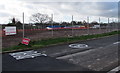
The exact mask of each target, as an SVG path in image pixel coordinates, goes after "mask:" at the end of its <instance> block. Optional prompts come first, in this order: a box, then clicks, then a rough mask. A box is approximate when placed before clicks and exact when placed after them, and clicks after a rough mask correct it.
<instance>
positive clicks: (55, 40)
mask: <svg viewBox="0 0 120 73" xmlns="http://www.w3.org/2000/svg"><path fill="white" fill-rule="evenodd" d="M115 34H120V31H113V32H109V33H103V34H94V35H83V36H74V37H61V38H50V39H46V40H38V41H31V42H30V43H29V45H24V44H21V43H20V44H18V45H16V46H13V47H10V48H3V49H2V52H6V51H7V52H10V51H14V50H16V51H17V50H26V49H37V48H41V47H46V46H50V45H53V44H60V43H68V42H69V43H70V42H75V41H78V40H79V41H80V40H87V39H92V38H99V37H104V36H110V35H115Z"/></svg>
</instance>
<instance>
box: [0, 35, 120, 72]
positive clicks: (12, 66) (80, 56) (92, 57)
mask: <svg viewBox="0 0 120 73" xmlns="http://www.w3.org/2000/svg"><path fill="white" fill-rule="evenodd" d="M119 41H120V40H119V37H118V35H114V36H110V37H104V38H99V39H92V40H86V41H79V42H75V43H82V44H87V45H88V46H89V47H88V48H82V49H73V48H70V47H68V45H69V44H72V43H69V44H61V45H54V46H49V47H45V48H40V49H36V51H38V52H42V53H46V54H47V55H48V56H47V57H36V58H32V59H23V60H16V59H14V58H13V57H12V56H10V55H9V54H8V53H6V54H3V55H2V56H3V63H2V64H3V67H2V69H3V71H110V70H112V69H113V68H115V67H117V66H119V65H118V63H119V56H118V55H119V54H118V52H119V51H120V49H119V48H118V47H119V43H120V42H119ZM68 42H69V41H68Z"/></svg>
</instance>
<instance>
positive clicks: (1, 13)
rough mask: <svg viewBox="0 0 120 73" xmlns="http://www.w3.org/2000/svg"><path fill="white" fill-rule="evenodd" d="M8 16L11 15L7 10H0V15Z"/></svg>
mask: <svg viewBox="0 0 120 73" xmlns="http://www.w3.org/2000/svg"><path fill="white" fill-rule="evenodd" d="M8 16H11V14H9V13H7V12H0V17H8Z"/></svg>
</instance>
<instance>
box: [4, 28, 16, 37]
mask: <svg viewBox="0 0 120 73" xmlns="http://www.w3.org/2000/svg"><path fill="white" fill-rule="evenodd" d="M15 34H16V27H15V26H9V27H8V26H7V27H5V35H15Z"/></svg>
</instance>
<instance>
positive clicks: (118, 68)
mask: <svg viewBox="0 0 120 73" xmlns="http://www.w3.org/2000/svg"><path fill="white" fill-rule="evenodd" d="M119 70H120V66H118V67H116V68H114V69H112V70H110V71H109V72H108V73H116V72H117V71H119Z"/></svg>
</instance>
